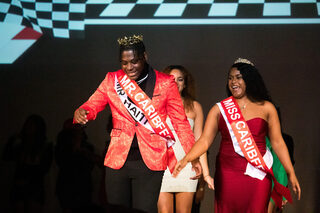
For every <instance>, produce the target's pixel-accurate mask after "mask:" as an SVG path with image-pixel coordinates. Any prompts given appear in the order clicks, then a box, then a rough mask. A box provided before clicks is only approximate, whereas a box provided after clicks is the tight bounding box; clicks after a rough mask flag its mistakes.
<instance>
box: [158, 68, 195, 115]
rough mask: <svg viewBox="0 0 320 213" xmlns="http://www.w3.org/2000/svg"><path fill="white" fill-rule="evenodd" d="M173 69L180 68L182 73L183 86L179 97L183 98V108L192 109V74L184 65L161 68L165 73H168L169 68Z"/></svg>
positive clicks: (193, 90)
mask: <svg viewBox="0 0 320 213" xmlns="http://www.w3.org/2000/svg"><path fill="white" fill-rule="evenodd" d="M173 69H177V70H180V72H181V73H182V75H183V79H184V84H185V87H184V88H183V90H182V92H181V97H183V99H184V104H183V105H184V108H185V109H186V111H189V110H193V101H195V85H194V79H193V76H192V75H191V74H190V72H189V71H188V70H187V69H186V68H185V67H184V66H181V65H170V66H167V67H166V68H165V69H164V70H163V72H164V73H166V74H170V72H171V70H173Z"/></svg>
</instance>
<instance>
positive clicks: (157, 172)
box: [74, 35, 201, 212]
mask: <svg viewBox="0 0 320 213" xmlns="http://www.w3.org/2000/svg"><path fill="white" fill-rule="evenodd" d="M118 43H119V45H120V62H121V70H118V71H115V72H109V73H107V75H106V78H105V79H104V80H103V81H102V83H101V84H100V86H99V87H98V89H97V90H96V91H95V92H94V94H93V95H92V96H91V97H90V98H89V100H88V101H87V102H85V103H84V104H83V105H82V106H80V107H79V108H78V109H77V110H76V111H75V113H74V122H75V123H80V124H86V123H87V122H88V121H89V120H94V119H95V118H96V116H97V114H98V112H100V111H101V110H103V109H104V108H105V107H106V105H107V104H109V105H110V108H111V112H112V118H113V119H112V121H113V129H112V132H111V141H110V145H109V148H108V151H107V154H106V156H105V160H104V164H105V166H107V171H106V192H107V197H108V202H109V203H110V204H117V205H124V206H126V207H129V208H135V209H139V210H143V211H146V212H157V200H158V195H159V191H160V186H161V180H162V176H163V170H165V169H166V168H167V166H168V163H170V162H168V161H169V158H170V154H168V150H170V148H169V147H170V146H171V145H170V144H169V143H167V142H168V141H167V138H165V137H163V136H161V134H159V133H157V132H156V131H153V129H152V127H154V128H155V126H152V125H151V126H152V127H151V128H150V127H149V128H148V125H149V124H148V123H150V124H152V121H155V120H154V119H151V118H152V117H153V116H154V118H155V117H157V116H155V115H159V116H158V118H159V119H161V121H165V120H166V118H167V117H168V116H169V118H170V119H171V121H172V124H173V127H174V130H175V131H176V133H177V135H178V137H179V139H180V141H181V144H182V146H183V148H184V151H185V152H186V153H187V152H188V151H189V150H190V149H191V147H192V146H193V144H194V136H193V133H192V130H191V128H190V125H189V123H188V121H187V118H186V115H185V112H184V108H183V103H182V100H181V98H180V94H179V91H178V88H177V85H176V83H175V81H174V78H173V77H172V76H169V75H166V74H164V73H160V72H158V71H156V70H154V69H153V68H152V67H151V66H150V65H149V64H148V63H147V54H146V52H145V46H144V44H143V41H142V36H135V35H134V36H131V37H123V38H121V39H119V40H118ZM123 76H125V78H127V79H129V80H131V81H132V82H133V83H134V84H135V85H136V87H138V88H139V89H140V88H141V93H139V94H137V95H135V96H130V93H131V89H132V88H131V87H130V85H131V84H130V85H129V84H126V85H127V87H124V86H120V82H124V79H122V78H121V77H123ZM121 79H122V80H121ZM132 85H133V84H132ZM125 89H129V90H125ZM141 94H146V96H147V97H149V98H150V99H151V103H150V104H152V107H150V106H148V107H145V105H142V107H141V106H140V105H139V103H142V101H141V102H139V103H138V102H136V104H135V103H134V100H133V99H137V100H140V99H141V97H142V96H143V95H141ZM131 95H132V94H131ZM130 97H131V98H130ZM138 97H139V98H138ZM150 99H149V100H150ZM137 100H136V101H137ZM144 103H146V102H144ZM145 115H149V117H148V116H145ZM153 123H155V122H153ZM158 124H159V122H158ZM149 126H150V125H149ZM157 126H161V125H157ZM171 149H172V147H171ZM171 157H172V156H171ZM193 165H194V169H195V171H196V173H197V176H200V175H201V167H200V165H199V163H198V161H195V162H194V163H193Z"/></svg>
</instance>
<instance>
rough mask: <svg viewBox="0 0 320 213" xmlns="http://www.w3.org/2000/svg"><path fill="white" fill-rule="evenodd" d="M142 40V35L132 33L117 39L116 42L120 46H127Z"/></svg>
mask: <svg viewBox="0 0 320 213" xmlns="http://www.w3.org/2000/svg"><path fill="white" fill-rule="evenodd" d="M142 41H143V36H142V35H133V36H129V37H127V36H124V37H122V38H119V39H118V43H119V45H120V46H129V45H133V44H137V43H140V42H142Z"/></svg>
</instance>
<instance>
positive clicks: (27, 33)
mask: <svg viewBox="0 0 320 213" xmlns="http://www.w3.org/2000/svg"><path fill="white" fill-rule="evenodd" d="M41 36H42V33H39V32H37V31H35V30H34V29H32V28H30V27H26V28H24V29H23V30H21V31H20V32H19V33H18V34H17V35H16V36H15V37H13V40H17V39H32V40H37V39H38V38H40V37H41Z"/></svg>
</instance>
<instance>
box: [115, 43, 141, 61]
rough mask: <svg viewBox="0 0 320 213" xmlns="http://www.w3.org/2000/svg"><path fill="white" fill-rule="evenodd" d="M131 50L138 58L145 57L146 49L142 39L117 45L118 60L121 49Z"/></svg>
mask: <svg viewBox="0 0 320 213" xmlns="http://www.w3.org/2000/svg"><path fill="white" fill-rule="evenodd" d="M128 50H132V51H133V54H134V55H135V57H137V58H139V59H145V57H144V53H145V51H146V47H145V46H144V43H143V41H140V42H136V43H133V44H126V45H121V44H120V45H119V60H120V61H121V56H122V53H123V51H128Z"/></svg>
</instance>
